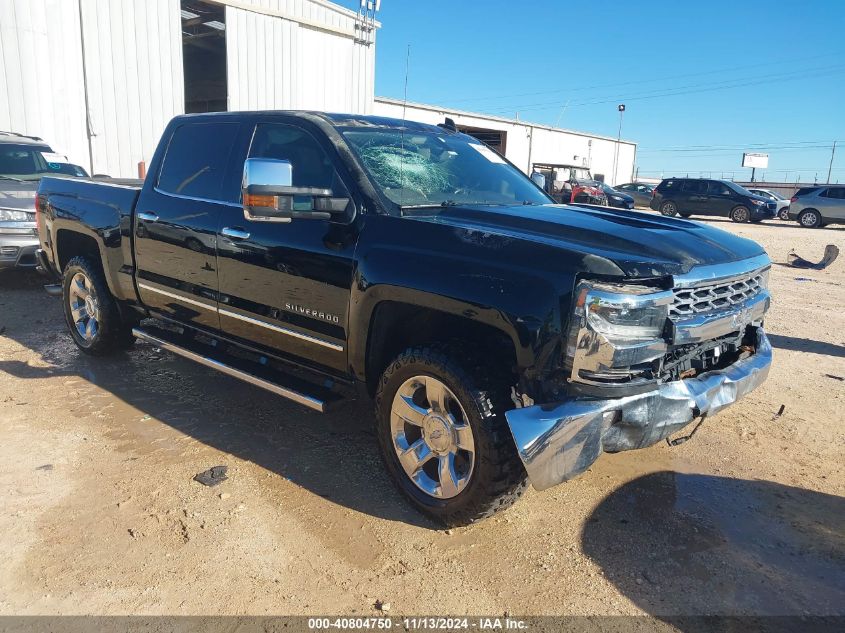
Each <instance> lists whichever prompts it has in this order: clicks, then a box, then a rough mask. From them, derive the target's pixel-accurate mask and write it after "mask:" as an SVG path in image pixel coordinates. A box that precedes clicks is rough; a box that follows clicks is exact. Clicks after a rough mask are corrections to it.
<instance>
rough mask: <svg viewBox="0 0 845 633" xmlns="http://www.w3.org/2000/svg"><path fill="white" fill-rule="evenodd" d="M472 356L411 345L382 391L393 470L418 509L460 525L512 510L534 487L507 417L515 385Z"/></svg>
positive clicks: (386, 451) (383, 437) (380, 426)
mask: <svg viewBox="0 0 845 633" xmlns="http://www.w3.org/2000/svg"><path fill="white" fill-rule="evenodd" d="M468 358H469V357H468V356H467V354H466V353H465V352H459V351H458V350H456V349H454V348H448V347H441V346H433V347H416V348H411V349H408V350H406V351H405V352H403V353H402V354H400V355H399V356H398V357H397V358H396V360H394V361H393V362H392V363H391V364H390V366H389V367H388V368H387V369H386V370H385V372H384V374H383V375H382V377H381V380H380V382H379V387H378V391H377V394H376V425H377V434H378V440H379V446H380V448H381V455H382V459H383V461H384V464H385V467H386V469H387V471H388V473H389V474H390V476H391V478H392V479H393V481H394V483H395V484H396V485H397V487H398V488H399V490H400V491H401V492H402V493H403V494H404V495H405V496H406V497H407V498H408V499H409V500H410V501H411V503H412V504H413V505H414V506H415V507H416V508H417V509H418V510H420V511H421V512H423V513H424V514H426V515H428V516H430V517H432V518H433V519H435V520H437V521H439V522H442V523H445V524H446V525H452V526H457V525H467V524H469V523H473V522H475V521H478V520H480V519H483V518H486V517H488V516H490V515H492V514H493V513H495V512H497V511H499V510H502V509H504V508H507V507H509V506H510V505H512V504H513V503H514V502H515V501H516V500H517V499H518V498H519V497H520V496H522V494H523V492H524V491H525V489H526V487H527V477H526V474H525V469H524V468H523V466H522V462H521V461H520V459H519V456H518V455H517V452H516V447H515V446H514V442H513V438H512V436H511V434H510V430H509V429H508V426H507V421H506V420H505V416H504V413H505V411H506V410H507V408H508V404H509V403H510V399H509V397H508V394H509V386H508V382H507V381H506V380H505V379H504V378H502V379H491V378H490V377H489V374H488V372H487V371H485V367H484V365H483V364H481V363H473V362H470V361H469V360H468ZM458 359H460V360H458ZM510 406H512V405H510Z"/></svg>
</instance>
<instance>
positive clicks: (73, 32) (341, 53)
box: [0, 0, 375, 177]
mask: <svg viewBox="0 0 845 633" xmlns="http://www.w3.org/2000/svg"><path fill="white" fill-rule="evenodd" d="M211 1H217V2H218V4H225V5H227V7H226V22H227V25H226V27H227V28H226V37H227V57H228V60H227V73H228V93H229V109H230V110H252V109H263V108H271V109H272V108H275V109H283V108H307V109H321V110H335V111H346V112H362V113H365V112H370V111H371V110H372V106H373V85H374V79H373V78H374V58H375V44H374V43H373V44H372V45H370V46H366V45H364V44H362V43H361V42H359V41H358V40H357V39H356V35H360V34H361V31H360V30H357V31H356V16H355V13H354V12H351V11H349V10H347V9H344V8H342V7H339V6H337V5H333V4H332V3H329V2H325V1H324V0H211ZM180 8H181V7H180V1H179V0H0V130H11V131H16V132H22V133H25V134H31V135H36V136H41V137H43V138H44V139H45V140H47V141H48V142H50V143H51V144H52V145H53V146H54V149H56V151H59V152H61V153H64V154H67V155H68V157H69V158H70V160H71V161H72V162H74V163H77V164H79V165H82V166H84V167H85V168H86V169H89V170H91V171H92V173H103V174H109V175H112V176H123V177H133V176H135V175H136V174H137V164H138V163H139V162H140V161H147V162H149V160H150V159H151V158H152V154H153V151H154V150H155V147H156V144H157V143H158V140H159V136H160V134H161V132H162V131H163V129H164V127H165V125H166V124H167V122H168V121H169V120H170V119H171V118H172V117H173V116H175V115H177V114H181V113H183V112H184V109H185V104H184V101H185V97H184V69H183V61H182V35H181V28H182V24H181V15H180ZM80 17H81V20H80ZM80 24H81V28H80ZM83 48H84V62H85V63H84V64H83ZM85 86H87V91H86V90H85V89H84V87H85ZM86 99H87V109H86ZM86 111H87V116H86ZM89 132H90V147H89ZM89 153H90V156H89Z"/></svg>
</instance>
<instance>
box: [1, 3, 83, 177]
mask: <svg viewBox="0 0 845 633" xmlns="http://www.w3.org/2000/svg"><path fill="white" fill-rule="evenodd" d="M81 88H82V49H81V47H80V44H79V5H78V3H77V0H71V1H68V0H0V130H6V131H11V132H19V133H21V134H29V135H32V136H40V137H42V138H44V139H45V140H46V141H48V142H49V143H50V144H52V146H53V149H55V150H56V151H57V152H60V153H62V154H67V156H68V157H69V158H70V160H71V161H72V162H74V163H77V164H79V165H82V166H84V167H85V168H86V169H88V168H89V167H90V165H89V160H88V140H87V136H86V132H85V97H84V94H83V92H82V89H81Z"/></svg>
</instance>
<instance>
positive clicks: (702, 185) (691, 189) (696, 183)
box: [682, 180, 707, 193]
mask: <svg viewBox="0 0 845 633" xmlns="http://www.w3.org/2000/svg"><path fill="white" fill-rule="evenodd" d="M682 191H683V192H684V193H707V182H706V181H704V180H686V181H684V186H683V188H682Z"/></svg>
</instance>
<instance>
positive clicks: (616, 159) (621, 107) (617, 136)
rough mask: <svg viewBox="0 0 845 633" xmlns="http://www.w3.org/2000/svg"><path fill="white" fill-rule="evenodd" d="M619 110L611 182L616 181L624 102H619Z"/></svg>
mask: <svg viewBox="0 0 845 633" xmlns="http://www.w3.org/2000/svg"><path fill="white" fill-rule="evenodd" d="M616 109H617V110H619V132H618V133H617V134H616V148H615V151H614V152H613V184H614V185H615V184H617V182H616V170H617V167H618V165H619V144H620V143H621V142H622V116H623V115H624V114H625V104H624V103H620V104H619V105H618V106H617V108H616Z"/></svg>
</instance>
